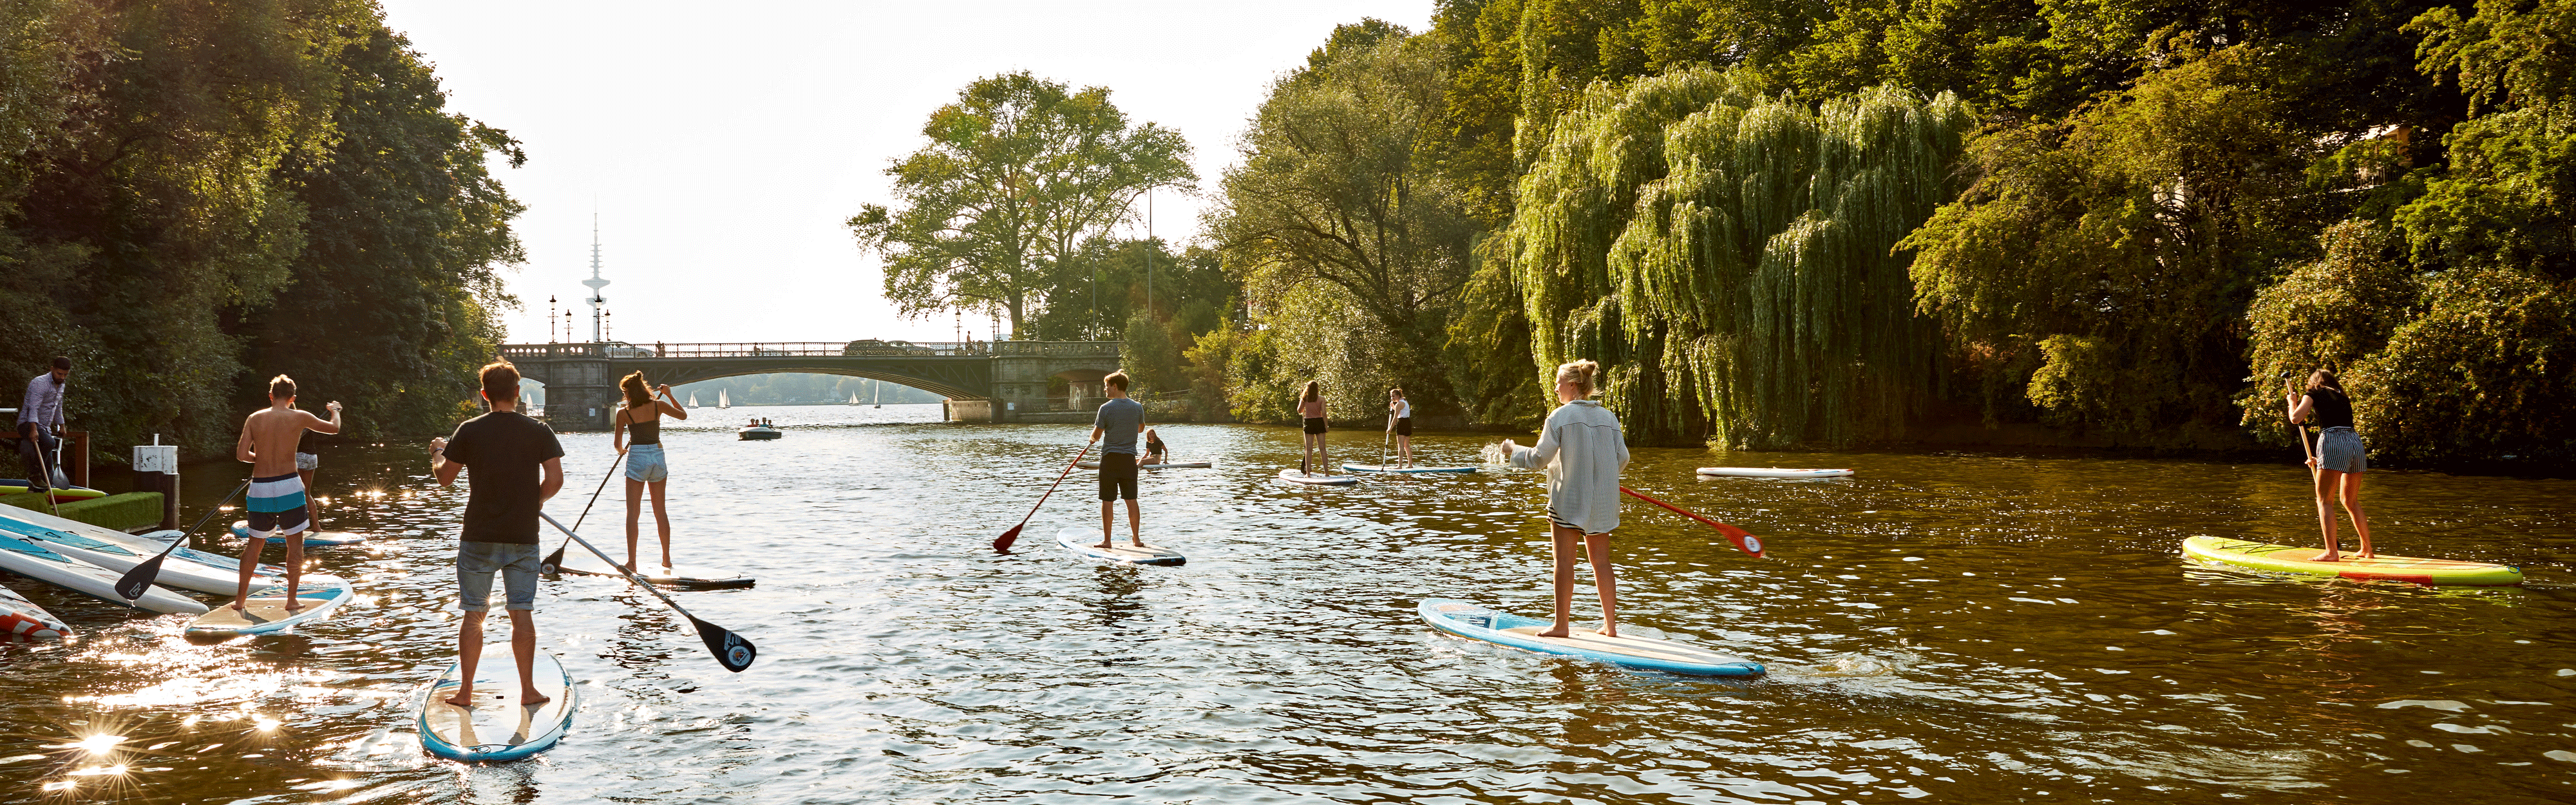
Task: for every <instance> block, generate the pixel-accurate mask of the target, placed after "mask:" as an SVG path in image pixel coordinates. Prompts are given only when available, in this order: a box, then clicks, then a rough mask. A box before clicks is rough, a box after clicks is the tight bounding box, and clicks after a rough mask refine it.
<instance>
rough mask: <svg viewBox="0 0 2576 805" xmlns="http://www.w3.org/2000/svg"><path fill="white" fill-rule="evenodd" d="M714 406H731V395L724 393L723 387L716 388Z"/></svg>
mask: <svg viewBox="0 0 2576 805" xmlns="http://www.w3.org/2000/svg"><path fill="white" fill-rule="evenodd" d="M716 407H717V408H732V407H733V395H731V394H727V393H725V390H724V389H716Z"/></svg>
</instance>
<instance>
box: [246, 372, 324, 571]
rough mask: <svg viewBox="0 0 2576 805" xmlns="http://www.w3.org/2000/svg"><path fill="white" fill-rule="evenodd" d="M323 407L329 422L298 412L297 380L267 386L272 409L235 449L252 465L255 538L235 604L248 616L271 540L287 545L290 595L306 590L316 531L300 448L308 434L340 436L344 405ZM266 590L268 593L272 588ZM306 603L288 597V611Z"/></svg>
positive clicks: (261, 413)
mask: <svg viewBox="0 0 2576 805" xmlns="http://www.w3.org/2000/svg"><path fill="white" fill-rule="evenodd" d="M323 407H324V408H328V409H330V410H331V419H330V420H329V421H324V420H323V419H322V418H321V417H317V416H314V415H313V414H312V413H311V412H308V411H304V410H302V409H298V408H296V407H295V379H294V378H291V377H287V376H285V375H278V376H276V377H273V378H270V379H269V381H268V407H267V408H262V409H260V410H258V411H255V412H252V413H251V415H250V416H249V417H246V418H244V419H243V420H242V430H241V440H240V441H239V442H236V443H234V444H233V457H234V458H237V459H240V460H241V461H242V463H245V464H249V465H250V486H249V487H248V488H247V489H246V490H245V495H246V498H245V500H244V503H245V504H246V505H245V506H244V507H243V508H246V509H249V510H250V523H249V528H250V533H249V534H247V535H244V536H245V539H243V540H242V542H243V545H242V559H241V587H240V589H239V590H237V591H235V592H234V594H233V603H232V608H233V609H234V610H236V611H242V610H245V605H246V604H247V603H248V602H249V601H250V583H251V578H252V576H253V575H254V574H255V573H257V571H258V570H259V554H260V552H261V551H262V550H264V549H266V548H267V547H268V538H269V536H270V535H276V536H277V537H279V538H280V540H279V541H281V542H284V543H286V589H288V590H301V589H303V587H302V586H301V585H302V583H303V580H304V538H303V536H302V534H303V533H304V531H305V530H306V529H308V528H311V527H312V526H313V513H312V511H311V510H310V509H309V508H307V497H306V496H307V494H308V492H307V490H306V488H305V486H304V474H303V472H302V471H301V470H298V469H296V467H295V456H296V452H295V448H296V447H298V446H299V445H301V444H302V443H303V441H304V432H305V431H308V430H309V431H312V432H315V433H339V432H340V403H339V401H337V400H334V401H332V402H331V403H330V404H328V405H325V406H323ZM261 586H262V588H263V589H264V588H265V587H266V586H267V585H266V584H262V585H261ZM303 600H304V599H302V598H299V597H296V596H294V595H289V596H287V599H286V611H288V612H294V611H296V610H298V609H302V608H304V607H303V604H302V603H301V602H302V601H303Z"/></svg>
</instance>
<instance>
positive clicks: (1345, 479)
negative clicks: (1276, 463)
mask: <svg viewBox="0 0 2576 805" xmlns="http://www.w3.org/2000/svg"><path fill="white" fill-rule="evenodd" d="M1279 480H1282V481H1287V482H1289V483H1292V484H1307V485H1310V486H1350V485H1352V484H1356V483H1359V482H1360V479H1358V478H1353V477H1351V476H1348V475H1307V474H1305V473H1302V472H1298V471H1297V468H1295V467H1286V468H1283V469H1281V470H1279Z"/></svg>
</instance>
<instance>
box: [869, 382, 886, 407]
mask: <svg viewBox="0 0 2576 805" xmlns="http://www.w3.org/2000/svg"><path fill="white" fill-rule="evenodd" d="M868 385H870V386H872V387H874V388H876V390H877V407H878V408H884V407H885V381H883V380H871V381H868Z"/></svg>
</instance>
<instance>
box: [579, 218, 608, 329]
mask: <svg viewBox="0 0 2576 805" xmlns="http://www.w3.org/2000/svg"><path fill="white" fill-rule="evenodd" d="M581 284H583V285H588V286H590V299H589V300H588V301H589V302H590V342H591V343H593V344H597V343H601V342H603V341H606V340H607V333H606V332H604V329H605V328H603V327H601V321H600V312H601V311H603V310H606V309H607V308H606V306H607V305H608V297H605V296H601V295H600V293H599V289H601V288H606V287H608V280H604V279H600V277H599V213H595V212H594V213H591V214H590V279H586V280H582V281H581Z"/></svg>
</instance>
